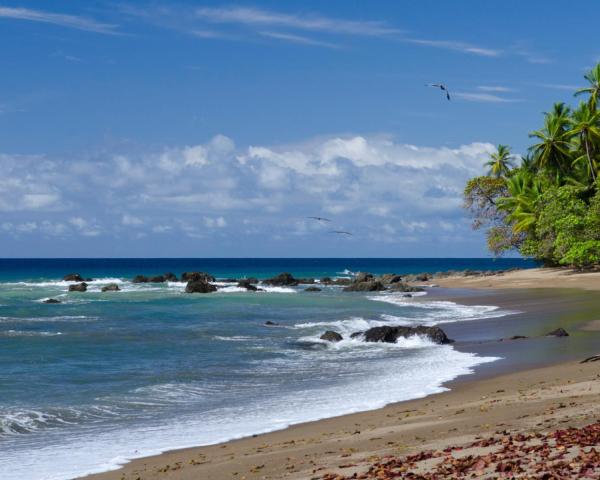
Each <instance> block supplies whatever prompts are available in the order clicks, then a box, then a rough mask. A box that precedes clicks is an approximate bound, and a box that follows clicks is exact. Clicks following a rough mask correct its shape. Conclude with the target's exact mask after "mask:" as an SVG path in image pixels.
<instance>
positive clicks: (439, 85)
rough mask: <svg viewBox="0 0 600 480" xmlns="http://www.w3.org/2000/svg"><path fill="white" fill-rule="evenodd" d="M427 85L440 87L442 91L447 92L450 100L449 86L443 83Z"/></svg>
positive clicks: (428, 84)
mask: <svg viewBox="0 0 600 480" xmlns="http://www.w3.org/2000/svg"><path fill="white" fill-rule="evenodd" d="M425 86H426V87H434V88H439V89H440V90H441V91H442V92H445V93H446V98H447V99H448V100H450V92H449V91H448V87H446V85H444V84H443V83H426V84H425Z"/></svg>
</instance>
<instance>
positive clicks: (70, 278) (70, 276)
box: [63, 273, 83, 282]
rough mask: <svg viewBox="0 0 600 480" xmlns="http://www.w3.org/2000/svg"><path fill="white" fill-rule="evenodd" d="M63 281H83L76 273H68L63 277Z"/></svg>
mask: <svg viewBox="0 0 600 480" xmlns="http://www.w3.org/2000/svg"><path fill="white" fill-rule="evenodd" d="M63 280H64V281H65V282H83V278H82V276H81V275H79V274H78V273H68V274H67V275H65V276H64V277H63Z"/></svg>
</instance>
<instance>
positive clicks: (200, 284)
mask: <svg viewBox="0 0 600 480" xmlns="http://www.w3.org/2000/svg"><path fill="white" fill-rule="evenodd" d="M216 291H217V287H215V286H214V285H213V284H212V283H208V282H205V281H202V280H193V281H189V282H188V283H187V285H186V286H185V293H211V292H216Z"/></svg>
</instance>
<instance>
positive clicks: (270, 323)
mask: <svg viewBox="0 0 600 480" xmlns="http://www.w3.org/2000/svg"><path fill="white" fill-rule="evenodd" d="M265 325H266V326H267V327H275V326H276V325H279V324H278V323H277V322H272V321H271V320H267V321H266V322H265Z"/></svg>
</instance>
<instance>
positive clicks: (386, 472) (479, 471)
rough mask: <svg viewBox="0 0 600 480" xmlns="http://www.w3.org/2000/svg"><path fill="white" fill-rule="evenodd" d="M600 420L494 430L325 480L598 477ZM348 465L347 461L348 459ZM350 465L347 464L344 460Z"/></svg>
mask: <svg viewBox="0 0 600 480" xmlns="http://www.w3.org/2000/svg"><path fill="white" fill-rule="evenodd" d="M598 446H600V421H598V422H595V423H592V424H590V425H587V426H585V427H581V428H574V427H572V428H567V429H564V430H555V431H552V432H549V433H545V434H544V433H527V434H524V433H510V432H507V431H502V432H496V435H494V436H493V437H489V438H485V439H480V440H477V441H475V442H473V443H471V444H467V445H463V446H455V447H448V448H446V449H444V450H424V451H421V452H418V453H416V454H412V455H407V456H402V457H400V456H386V457H383V458H382V459H381V460H379V461H376V462H373V463H369V462H366V464H365V465H364V467H363V469H362V470H358V469H357V470H356V471H355V472H354V473H352V474H340V473H326V474H325V475H323V476H322V477H319V478H320V479H322V480H351V479H356V480H371V479H376V480H390V479H411V480H442V479H448V478H486V479H492V478H499V479H512V478H515V479H517V478H520V479H540V480H567V479H598V478H600V451H598V450H597V448H598ZM344 466H346V465H344ZM346 467H347V466H346Z"/></svg>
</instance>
